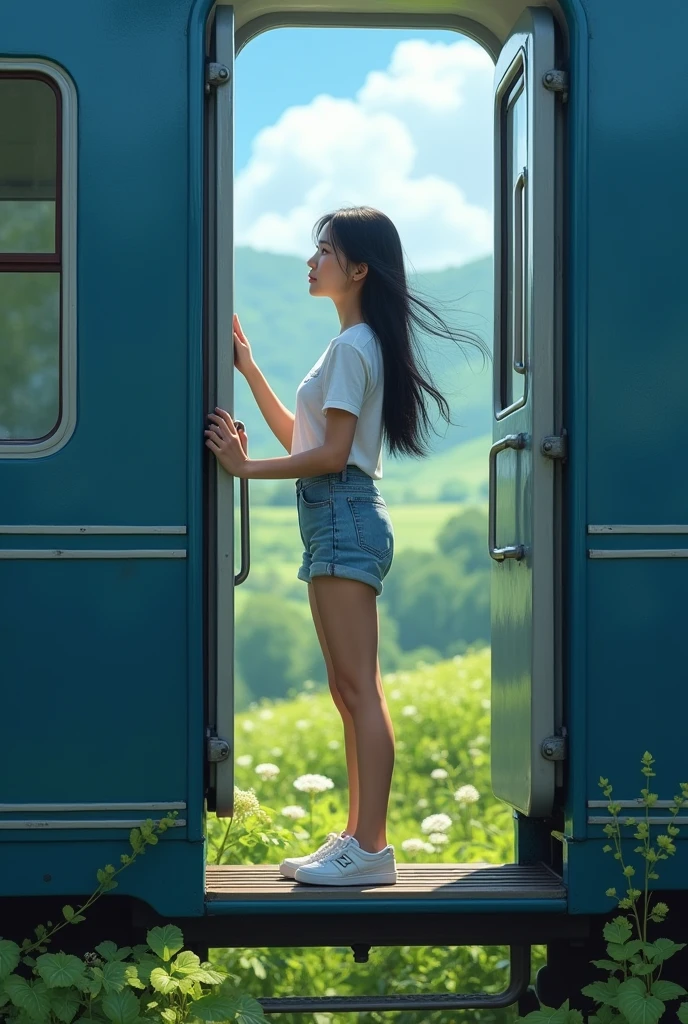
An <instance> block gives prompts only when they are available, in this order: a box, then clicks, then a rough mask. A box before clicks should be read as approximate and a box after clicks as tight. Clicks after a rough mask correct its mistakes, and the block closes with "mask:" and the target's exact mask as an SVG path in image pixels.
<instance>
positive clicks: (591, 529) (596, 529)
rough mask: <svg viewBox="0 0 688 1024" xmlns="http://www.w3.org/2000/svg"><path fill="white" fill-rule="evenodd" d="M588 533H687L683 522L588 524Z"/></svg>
mask: <svg viewBox="0 0 688 1024" xmlns="http://www.w3.org/2000/svg"><path fill="white" fill-rule="evenodd" d="M588 533H605V534H606V533H657V534H660V533H688V525H686V524H685V523H681V524H677V525H674V526H667V525H664V524H659V525H657V524H651V525H647V524H643V525H640V526H588Z"/></svg>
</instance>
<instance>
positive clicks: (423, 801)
mask: <svg viewBox="0 0 688 1024" xmlns="http://www.w3.org/2000/svg"><path fill="white" fill-rule="evenodd" d="M429 804H430V801H429V800H426V798H425V797H424V796H422V797H421V798H420V800H419V801H418V803H417V804H416V807H417V808H418V810H419V811H424V810H425V808H426V807H428V806H429Z"/></svg>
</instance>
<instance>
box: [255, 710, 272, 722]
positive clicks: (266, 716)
mask: <svg viewBox="0 0 688 1024" xmlns="http://www.w3.org/2000/svg"><path fill="white" fill-rule="evenodd" d="M273 715H274V711H271V710H270V708H263V710H262V711H259V712H258V717H259V718H262V720H263V721H264V722H269V721H270V719H271V718H272V717H273Z"/></svg>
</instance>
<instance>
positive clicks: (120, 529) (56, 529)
mask: <svg viewBox="0 0 688 1024" xmlns="http://www.w3.org/2000/svg"><path fill="white" fill-rule="evenodd" d="M3 533H7V534H14V535H16V534H24V535H26V536H28V535H29V534H31V535H35V534H51V533H56V534H57V533H69V534H72V533H74V534H80V535H83V534H103V535H105V536H112V537H115V536H117V535H118V534H127V535H132V534H141V535H142V536H143V535H147V534H155V535H158V536H159V535H161V534H185V533H186V527H185V526H0V534H3Z"/></svg>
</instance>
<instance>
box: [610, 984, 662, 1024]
mask: <svg viewBox="0 0 688 1024" xmlns="http://www.w3.org/2000/svg"><path fill="white" fill-rule="evenodd" d="M618 1006H619V1009H620V1010H621V1012H622V1013H623V1015H624V1016H625V1017H626V1019H627V1020H628V1024H657V1021H658V1020H659V1018H660V1017H661V1016H662V1014H663V1013H664V1003H663V1002H662V1001H661V1000H660V999H657V997H656V996H653V995H652V994H651V993H650V992H648V991H647V989H646V988H645V984H644V982H642V981H641V980H640V978H629V979H628V981H624V982H622V984H621V985H620V986H619V1001H618Z"/></svg>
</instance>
